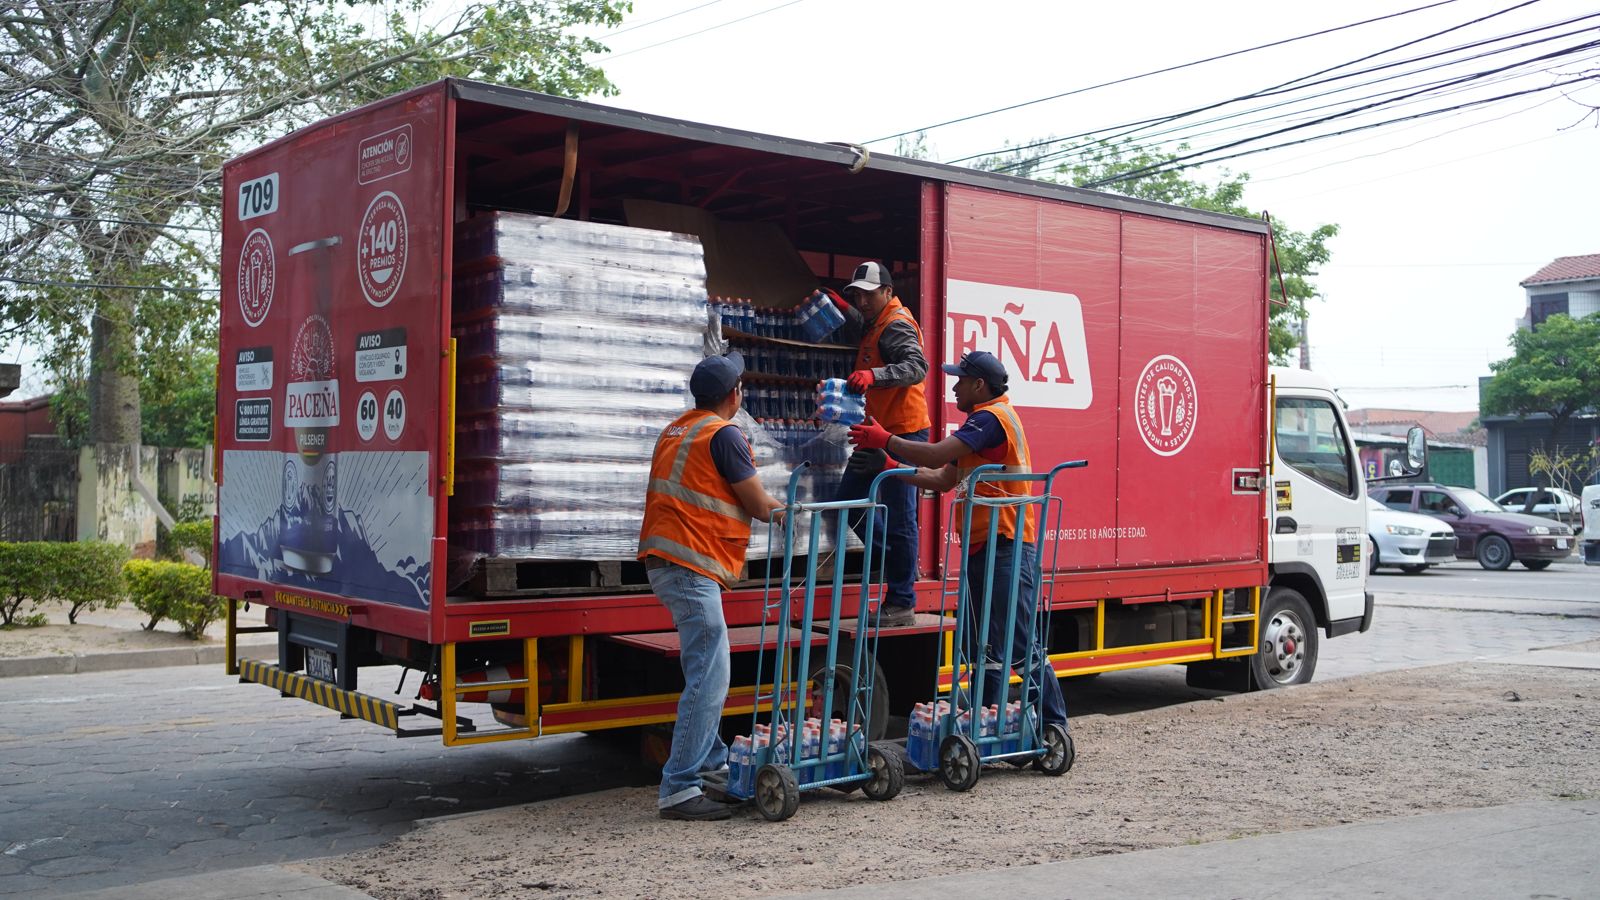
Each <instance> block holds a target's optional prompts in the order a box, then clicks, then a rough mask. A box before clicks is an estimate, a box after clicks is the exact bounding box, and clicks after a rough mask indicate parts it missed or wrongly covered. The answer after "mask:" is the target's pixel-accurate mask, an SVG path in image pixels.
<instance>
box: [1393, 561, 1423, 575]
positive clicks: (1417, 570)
mask: <svg viewBox="0 0 1600 900" xmlns="http://www.w3.org/2000/svg"><path fill="white" fill-rule="evenodd" d="M1400 571H1402V572H1404V573H1406V574H1407V575H1421V574H1422V573H1423V572H1426V571H1428V564H1427V563H1418V564H1416V565H1414V566H1401V567H1400Z"/></svg>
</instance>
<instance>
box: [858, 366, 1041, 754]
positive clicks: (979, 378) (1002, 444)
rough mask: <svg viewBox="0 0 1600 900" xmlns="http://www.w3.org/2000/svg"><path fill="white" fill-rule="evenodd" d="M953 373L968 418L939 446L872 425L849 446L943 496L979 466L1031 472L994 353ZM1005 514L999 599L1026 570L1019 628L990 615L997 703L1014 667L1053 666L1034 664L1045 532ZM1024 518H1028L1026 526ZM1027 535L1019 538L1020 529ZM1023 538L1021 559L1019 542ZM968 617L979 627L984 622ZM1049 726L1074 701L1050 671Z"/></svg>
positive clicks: (968, 571) (974, 545)
mask: <svg viewBox="0 0 1600 900" xmlns="http://www.w3.org/2000/svg"><path fill="white" fill-rule="evenodd" d="M942 368H943V369H944V371H945V372H946V373H947V374H950V375H954V376H956V385H955V390H954V393H955V398H956V409H959V410H961V411H962V412H964V413H966V414H967V421H966V422H964V423H963V424H962V426H961V427H960V428H959V429H957V430H956V432H955V434H952V435H950V436H949V437H947V438H945V439H944V440H942V441H940V442H938V443H937V444H929V443H926V442H918V441H907V440H903V439H901V438H898V437H895V436H893V435H891V434H890V433H889V432H888V430H887V429H885V428H883V427H882V426H879V425H876V424H874V423H872V422H867V423H864V424H861V425H856V426H854V427H852V428H851V429H850V441H851V443H854V444H855V445H856V446H857V447H862V448H872V447H879V448H883V449H886V450H887V451H888V452H889V454H890V455H891V456H895V457H899V458H903V459H905V460H906V461H907V462H909V463H910V464H912V465H914V466H917V467H918V469H917V473H916V474H915V475H907V476H905V477H904V480H905V481H906V482H907V483H908V484H909V485H911V486H913V487H915V488H928V489H929V490H934V491H939V492H941V493H942V492H944V491H948V490H950V489H951V488H953V487H956V486H958V485H962V484H964V483H965V481H966V478H967V476H968V475H969V474H970V473H971V472H972V470H973V469H976V468H977V467H978V466H981V465H985V464H988V463H1001V464H1003V465H1004V466H1006V468H1007V469H1008V470H1010V471H1017V472H1031V471H1032V470H1033V469H1032V465H1033V462H1032V455H1031V454H1030V453H1029V451H1028V438H1027V435H1025V434H1024V433H1023V431H1022V420H1021V419H1020V418H1019V417H1018V416H1017V411H1016V410H1015V409H1013V408H1012V406H1011V402H1010V401H1009V400H1007V399H1006V396H1005V394H1006V386H1007V384H1008V383H1009V381H1010V377H1009V375H1008V373H1007V372H1006V368H1005V365H1004V364H1003V363H1001V362H1000V360H999V359H997V358H995V356H994V354H992V353H986V352H984V351H982V350H974V351H972V352H970V353H968V354H966V355H965V356H962V357H961V361H960V362H958V363H954V364H949V363H947V364H945V365H944V366H943V367H942ZM981 489H982V491H983V493H984V495H986V496H1001V495H1007V494H1012V495H1022V494H1028V493H1032V491H1033V488H1032V486H1031V485H1029V484H1026V483H1016V482H1003V481H1002V482H989V483H986V484H984V485H982V486H981ZM990 511H991V508H990V507H984V506H978V507H974V508H973V510H972V532H971V534H970V535H969V536H968V540H969V544H968V545H967V548H966V551H967V558H966V561H965V563H963V565H962V569H963V571H964V573H965V576H966V579H967V594H968V596H969V597H982V596H983V591H984V582H985V580H986V578H985V570H986V567H987V563H986V561H987V559H988V552H987V550H986V548H985V547H984V542H985V541H987V539H988V534H989V515H990ZM993 512H994V514H995V515H996V516H998V517H999V523H998V525H997V527H996V532H995V533H996V538H995V546H994V568H995V571H994V585H995V587H996V589H997V590H996V593H997V595H998V594H999V592H1000V590H1001V589H1003V586H1009V585H1010V584H1011V578H1012V566H1013V564H1015V565H1017V566H1020V567H1021V569H1022V573H1021V576H1020V581H1019V584H1018V589H1017V623H1016V628H1015V630H1014V631H1013V632H1012V633H1011V634H1010V635H1006V634H1004V633H1003V632H1004V630H1005V614H1004V610H1003V608H1002V609H1001V610H1000V611H999V612H998V613H997V614H993V615H991V617H990V619H989V634H988V635H987V641H988V652H987V657H988V658H987V661H986V665H985V670H984V679H983V695H984V697H985V698H986V699H988V700H991V701H992V702H995V703H1003V702H1004V698H1005V696H1006V694H1005V687H1006V683H1007V682H1008V681H1009V680H1010V676H1011V670H1012V669H1022V668H1024V667H1025V666H1028V665H1038V664H1043V665H1046V666H1048V663H1047V662H1045V661H1044V660H1043V659H1040V660H1035V661H1031V660H1029V659H1028V656H1029V650H1030V648H1031V646H1032V643H1033V642H1032V638H1033V622H1034V613H1035V611H1036V610H1037V609H1038V603H1039V583H1038V577H1037V576H1038V570H1039V564H1038V559H1039V542H1038V534H1037V533H1036V532H1037V530H1038V528H1037V525H1036V523H1035V522H1034V520H1033V518H1032V517H1030V516H1028V515H1026V514H1023V515H1020V516H1019V515H1018V512H1017V509H1016V508H1014V507H1013V508H1006V507H995V508H993ZM1018 519H1021V521H1020V522H1019V521H1018ZM1019 526H1020V527H1021V534H1020V535H1019V534H1018V527H1019ZM1018 540H1020V541H1022V548H1021V552H1020V554H1019V553H1017V548H1016V542H1017V541H1018ZM969 620H970V621H972V622H973V623H974V625H973V627H977V625H976V623H977V617H976V616H970V617H969ZM1006 646H1010V648H1011V652H1010V658H1009V659H1008V660H1006V661H1004V662H1002V661H1001V660H1000V659H999V654H1000V653H1001V651H1002V648H1004V647H1006ZM1042 681H1043V683H1044V713H1043V718H1044V723H1045V724H1047V725H1048V724H1050V723H1056V724H1059V725H1061V726H1062V727H1065V726H1066V724H1067V704H1066V700H1065V699H1064V698H1063V696H1062V694H1061V682H1060V681H1059V680H1057V678H1056V677H1055V672H1054V671H1047V672H1046V673H1044V677H1043V679H1042Z"/></svg>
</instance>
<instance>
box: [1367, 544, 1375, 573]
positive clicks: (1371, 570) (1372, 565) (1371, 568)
mask: <svg viewBox="0 0 1600 900" xmlns="http://www.w3.org/2000/svg"><path fill="white" fill-rule="evenodd" d="M1367 540H1369V541H1372V558H1371V559H1369V560H1367V574H1368V575H1372V574H1374V573H1376V572H1377V571H1378V542H1377V541H1373V540H1372V535H1370V534H1369V535H1367Z"/></svg>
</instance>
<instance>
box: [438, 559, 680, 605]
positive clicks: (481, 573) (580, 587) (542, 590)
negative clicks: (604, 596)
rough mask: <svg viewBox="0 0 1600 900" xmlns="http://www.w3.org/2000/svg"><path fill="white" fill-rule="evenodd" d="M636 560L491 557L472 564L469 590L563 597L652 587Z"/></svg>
mask: <svg viewBox="0 0 1600 900" xmlns="http://www.w3.org/2000/svg"><path fill="white" fill-rule="evenodd" d="M649 589H650V583H649V581H647V580H646V579H645V575H644V564H643V563H641V562H637V561H634V560H586V559H579V560H566V559H563V560H550V559H518V558H515V557H506V556H489V557H485V558H483V559H480V560H478V561H477V562H476V563H474V564H473V567H472V575H471V577H470V578H469V579H468V580H467V588H466V592H467V593H468V594H471V595H473V596H476V597H493V598H507V597H563V596H572V595H574V594H593V593H598V592H607V593H609V592H616V593H624V592H628V591H637V590H646V591H647V590H649Z"/></svg>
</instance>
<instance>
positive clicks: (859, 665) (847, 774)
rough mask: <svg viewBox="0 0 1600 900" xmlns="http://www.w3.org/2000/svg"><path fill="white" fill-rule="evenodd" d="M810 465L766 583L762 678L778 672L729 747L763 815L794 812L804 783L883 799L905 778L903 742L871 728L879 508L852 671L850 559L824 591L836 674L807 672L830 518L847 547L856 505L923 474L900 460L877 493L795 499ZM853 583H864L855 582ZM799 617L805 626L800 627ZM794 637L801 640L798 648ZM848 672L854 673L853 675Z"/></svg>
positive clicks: (788, 508) (830, 660) (870, 529)
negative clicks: (844, 637) (846, 618)
mask: <svg viewBox="0 0 1600 900" xmlns="http://www.w3.org/2000/svg"><path fill="white" fill-rule="evenodd" d="M809 466H810V463H801V464H800V466H798V467H797V468H796V469H795V470H794V472H793V473H792V474H791V475H790V476H789V488H788V494H787V496H786V498H785V504H784V510H785V512H784V515H783V524H782V529H783V542H782V547H783V565H782V568H781V574H780V575H778V576H777V577H776V578H775V577H774V572H773V570H774V568H776V567H775V566H773V565H771V564H770V563H769V565H768V567H767V579H766V585H765V587H764V589H763V592H762V615H761V644H760V648H761V649H760V650H759V651H758V654H757V657H756V672H757V677H758V678H762V677H764V676H765V675H766V674H767V673H768V672H769V670H770V673H771V675H772V681H771V684H770V685H769V686H765V689H763V686H762V685H759V684H758V686H757V691H756V696H755V711H754V712H753V713H752V715H751V733H750V735H749V737H748V741H746V739H745V738H737V739H735V741H734V746H733V748H732V750H731V752H730V754H729V772H728V788H727V791H726V793H727V794H728V796H730V797H733V798H735V799H739V800H751V799H753V800H754V801H755V807H756V809H757V810H758V811H759V812H760V813H761V815H762V816H764V817H765V818H767V819H768V820H771V821H774V822H780V821H782V820H784V819H787V818H789V817H790V816H792V815H794V813H795V810H796V809H798V808H799V805H800V792H801V791H810V790H815V789H817V788H823V787H832V788H836V789H839V790H844V791H849V790H853V789H854V788H856V787H860V788H861V791H862V793H863V794H865V795H866V796H867V797H869V798H871V799H873V800H890V799H893V798H894V796H895V795H896V794H898V793H900V789H901V788H902V787H903V786H904V785H905V763H904V750H903V749H902V748H901V747H900V746H899V745H897V744H891V743H888V742H883V741H869V740H868V736H867V732H868V726H869V722H870V716H871V710H872V692H873V689H874V687H875V685H874V683H873V682H874V672H875V670H876V665H875V662H876V656H877V650H878V627H877V622H878V611H877V609H878V607H877V604H875V603H874V601H875V600H878V599H881V582H879V583H878V584H877V585H876V587H878V588H879V590H878V591H877V592H876V594H875V592H874V590H873V588H874V587H875V585H874V581H873V577H872V574H871V573H872V572H873V570H874V567H873V534H874V529H875V528H876V527H877V523H878V519H879V518H880V516H878V515H877V514H875V513H871V512H868V515H867V525H866V536H865V541H866V550H865V555H864V558H863V560H862V573H863V574H862V576H861V583H860V586H859V589H858V590H857V591H856V593H857V597H858V604H857V609H856V614H855V615H856V629H855V638H854V640H852V641H851V644H852V658H851V665H850V677H849V679H847V680H846V679H842V678H837V679H836V678H835V677H834V675H833V673H836V672H838V671H839V670H838V665H839V663H840V659H839V651H840V646H839V645H840V641H841V634H842V632H841V629H840V619H841V618H842V609H843V606H844V600H845V598H846V585H845V583H844V566H842V565H836V566H834V569H833V575H832V581H831V584H828V585H826V586H825V592H824V600H825V604H826V608H827V633H826V640H825V643H824V646H823V648H822V652H823V654H824V665H825V668H824V669H823V670H822V671H824V672H825V673H828V674H827V677H824V678H823V679H822V683H821V685H820V686H816V685H813V684H812V682H811V679H810V678H808V675H807V673H809V672H811V659H812V645H813V643H814V642H815V638H814V634H813V631H812V628H813V626H814V625H816V624H818V623H817V621H816V606H817V604H816V600H817V594H818V585H817V570H818V567H819V559H818V557H819V552H818V550H819V548H820V547H821V543H820V538H821V536H822V527H823V521H824V519H830V520H832V522H833V525H832V530H833V531H834V534H833V538H834V546H835V547H839V548H842V547H844V546H845V529H847V528H848V527H849V521H848V520H849V518H850V515H849V514H850V512H851V511H853V510H866V511H871V510H878V509H883V508H884V507H883V505H882V504H880V503H878V502H877V496H878V486H879V485H880V484H882V483H883V480H884V479H885V478H892V477H895V476H898V475H909V474H914V473H915V472H916V470H915V469H911V468H897V469H888V470H885V471H884V472H881V473H879V474H878V476H877V477H876V478H874V479H873V480H872V485H871V487H870V488H869V489H868V491H867V496H866V497H865V498H864V499H861V500H839V501H830V502H822V503H799V502H796V499H795V493H796V489H797V487H798V485H799V482H800V476H801V474H802V472H804V470H805V469H806V468H808V467H809ZM802 517H806V518H808V519H809V521H808V522H807V523H806V525H807V527H808V529H809V531H808V536H809V542H808V543H807V545H806V549H807V550H808V554H807V556H806V560H805V575H804V578H803V579H802V580H799V582H798V583H797V579H796V576H795V572H794V554H795V536H796V532H797V530H798V529H799V528H800V520H801V518H802ZM778 527H779V526H778V525H777V523H772V524H770V525H769V526H768V529H769V530H768V535H769V539H770V540H769V544H768V546H769V547H770V548H773V550H769V553H771V552H774V551H775V548H776V547H777V546H778V543H777V541H776V532H777V530H778ZM878 568H879V569H881V568H882V567H881V566H879V567H878ZM850 587H851V588H856V586H855V585H850ZM797 595H798V596H799V597H800V598H801V602H802V603H803V604H804V606H803V611H802V612H801V614H800V621H799V623H798V626H796V623H795V621H794V620H795V611H794V609H793V606H794V603H795V598H796V596H797ZM796 627H798V632H799V633H798V635H796V634H794V631H795V629H796ZM768 629H772V630H773V632H774V634H773V637H774V639H773V640H772V641H771V642H769V641H768V640H767V637H768ZM792 644H793V645H796V646H795V647H794V649H793V650H792V651H791V649H790V647H791V645H792ZM769 647H770V648H772V649H771V650H770V651H769V649H768V648H769ZM769 653H770V660H769V658H768V657H769ZM846 681H847V682H848V683H844V682H846ZM808 685H809V686H810V687H809V689H808ZM836 690H843V691H844V692H845V696H844V698H842V699H843V703H842V706H843V713H844V717H843V718H842V719H835V718H832V717H831V712H832V711H833V710H835V709H837V708H838V707H836V706H835V699H836V698H835V691H836ZM811 691H820V694H821V703H820V709H821V710H823V711H824V712H823V713H822V718H807V712H808V706H810V703H809V702H808V701H809V700H811V699H813V698H811V697H809V696H808V695H809V694H810V692H811ZM763 708H766V709H768V710H770V712H769V714H768V720H769V721H768V722H765V723H763V722H762V721H761V718H762V710H763ZM814 708H815V707H814ZM742 742H743V743H742Z"/></svg>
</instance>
